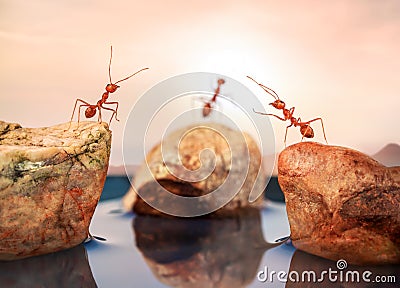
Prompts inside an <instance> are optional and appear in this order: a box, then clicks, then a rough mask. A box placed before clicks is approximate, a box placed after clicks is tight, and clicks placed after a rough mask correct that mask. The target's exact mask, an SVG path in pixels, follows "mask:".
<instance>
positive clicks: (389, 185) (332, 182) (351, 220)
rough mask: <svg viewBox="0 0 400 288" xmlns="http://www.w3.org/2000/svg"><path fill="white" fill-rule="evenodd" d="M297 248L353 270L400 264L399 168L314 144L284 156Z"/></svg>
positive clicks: (281, 167)
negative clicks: (348, 264) (356, 267)
mask: <svg viewBox="0 0 400 288" xmlns="http://www.w3.org/2000/svg"><path fill="white" fill-rule="evenodd" d="M278 172H279V175H278V180H279V184H280V186H281V188H282V190H283V192H284V194H285V198H286V209H287V214H288V217H289V223H290V230H291V238H292V241H293V245H294V246H295V247H296V248H299V249H300V250H303V251H306V252H309V253H311V254H315V255H318V256H321V257H325V258H328V259H331V260H335V261H336V260H339V259H345V260H346V261H347V262H348V263H351V264H360V265H364V264H385V263H400V210H399V208H400V167H390V168H388V167H385V166H383V165H381V164H379V163H378V162H377V161H375V160H373V159H372V158H370V157H369V156H367V155H365V154H363V153H360V152H358V151H355V150H352V149H349V148H344V147H335V146H326V145H321V144H317V143H312V142H305V143H299V144H295V145H292V146H290V147H288V148H286V149H285V150H283V151H282V153H281V154H280V156H279V161H278Z"/></svg>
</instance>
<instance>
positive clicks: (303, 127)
mask: <svg viewBox="0 0 400 288" xmlns="http://www.w3.org/2000/svg"><path fill="white" fill-rule="evenodd" d="M247 78H249V79H250V80H253V81H254V82H255V83H257V84H258V85H259V86H260V87H261V88H263V89H264V91H265V92H267V93H268V94H269V95H271V96H272V97H274V98H275V101H274V102H272V103H269V105H272V106H273V107H274V108H276V109H278V110H282V112H283V117H284V118H281V117H279V116H277V115H275V114H267V113H262V112H257V111H255V110H254V109H253V111H254V112H255V113H258V114H261V115H268V116H275V117H276V118H278V119H279V120H282V121H287V120H289V121H290V125H289V126H287V127H286V133H285V141H284V143H285V147H286V136H287V131H288V128H289V127H291V126H293V125H294V127H297V126H300V133H301V135H303V137H302V138H301V141H303V139H304V137H306V138H313V137H314V130H313V129H312V128H311V126H310V123H311V122H314V121H318V120H320V121H321V125H322V131H323V133H324V138H325V142H326V144H328V141H327V140H326V136H325V129H324V123H323V122H322V118H315V119H313V120H310V121H306V122H301V119H300V117H299V118H297V119H296V118H295V117H293V113H294V109H295V107H292V108H290V109H289V110H288V109H286V108H285V102H283V101H282V100H280V99H279V96H278V94H277V93H276V92H275V91H274V90H272V89H271V88H268V87H267V86H265V85H263V84H261V83H258V82H257V81H256V80H254V79H253V78H251V77H250V76H247Z"/></svg>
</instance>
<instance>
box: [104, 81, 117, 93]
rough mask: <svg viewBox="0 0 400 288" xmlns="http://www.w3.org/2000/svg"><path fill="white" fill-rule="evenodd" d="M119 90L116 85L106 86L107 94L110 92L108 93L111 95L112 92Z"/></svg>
mask: <svg viewBox="0 0 400 288" xmlns="http://www.w3.org/2000/svg"><path fill="white" fill-rule="evenodd" d="M118 88H119V86H118V85H116V84H112V83H111V84H108V85H107V86H106V91H107V92H110V93H113V92H115V91H116V90H117V89H118Z"/></svg>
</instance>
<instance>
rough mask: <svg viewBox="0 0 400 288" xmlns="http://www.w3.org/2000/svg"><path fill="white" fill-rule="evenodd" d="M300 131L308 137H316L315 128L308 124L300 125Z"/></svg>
mask: <svg viewBox="0 0 400 288" xmlns="http://www.w3.org/2000/svg"><path fill="white" fill-rule="evenodd" d="M300 133H301V135H303V136H304V137H306V138H314V130H313V129H312V128H311V126H310V125H308V124H306V125H302V126H300Z"/></svg>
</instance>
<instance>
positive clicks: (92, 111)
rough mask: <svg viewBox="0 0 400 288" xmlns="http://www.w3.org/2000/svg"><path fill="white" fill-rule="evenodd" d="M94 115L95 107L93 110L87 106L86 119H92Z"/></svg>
mask: <svg viewBox="0 0 400 288" xmlns="http://www.w3.org/2000/svg"><path fill="white" fill-rule="evenodd" d="M94 115H96V107H95V108H93V107H90V106H89V107H88V108H86V110H85V116H86V118H92V117H93V116H94Z"/></svg>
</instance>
